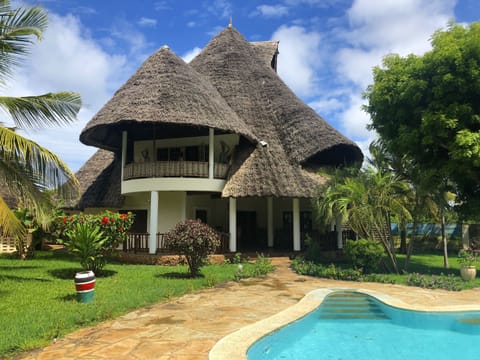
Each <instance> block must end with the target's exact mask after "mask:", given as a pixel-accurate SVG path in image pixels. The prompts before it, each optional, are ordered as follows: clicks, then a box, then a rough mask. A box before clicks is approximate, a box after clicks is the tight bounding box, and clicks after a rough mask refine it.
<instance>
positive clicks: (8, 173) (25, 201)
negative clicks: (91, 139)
mask: <svg viewBox="0 0 480 360" xmlns="http://www.w3.org/2000/svg"><path fill="white" fill-rule="evenodd" d="M46 27H47V14H46V12H45V11H44V10H43V9H41V8H40V7H31V8H26V7H19V8H16V9H12V8H11V6H10V1H8V0H0V84H1V85H3V86H5V85H6V84H7V80H10V79H11V77H12V75H13V73H14V70H15V68H16V67H17V66H18V65H20V64H21V62H22V60H24V58H25V56H26V55H27V54H28V51H29V49H30V47H31V45H32V44H33V43H34V41H35V40H40V39H41V37H42V33H43V32H44V31H45V29H46ZM80 106H81V101H80V96H79V95H78V94H77V93H72V92H60V93H48V94H43V95H39V96H24V97H12V96H7V95H2V96H0V108H1V109H2V110H3V111H4V112H5V113H6V114H8V115H9V116H10V118H11V121H12V122H13V124H12V125H11V126H10V125H6V124H7V121H8V119H5V120H3V121H0V183H1V184H2V186H3V189H2V192H1V194H0V231H1V234H0V235H2V236H7V237H15V238H16V239H19V240H21V239H24V238H25V234H26V229H25V226H24V224H23V223H22V221H20V219H19V218H17V217H16V216H15V214H14V213H13V212H12V211H11V209H10V208H9V206H8V205H7V203H6V201H5V199H4V195H5V194H7V195H9V196H12V197H13V198H14V199H15V200H16V202H17V204H18V206H19V208H22V209H23V208H25V209H28V210H29V211H30V212H31V214H32V215H33V216H34V217H35V219H36V221H37V222H38V223H39V224H40V225H42V226H44V227H46V226H47V224H48V215H49V214H50V210H51V198H50V195H51V194H49V192H47V190H54V191H55V193H56V196H57V197H59V198H60V199H69V198H71V197H72V196H75V192H76V189H77V187H78V185H77V182H76V180H75V176H74V174H73V173H72V172H71V171H70V170H69V168H68V166H67V165H66V164H65V163H64V162H63V161H62V160H61V159H60V158H59V157H58V156H56V155H55V154H53V153H52V152H50V151H49V150H47V149H45V148H44V147H42V146H40V145H39V144H37V143H35V142H33V141H31V140H29V139H26V138H25V137H23V136H21V135H20V134H19V133H18V132H17V131H16V130H17V129H20V130H24V129H38V128H42V127H46V126H51V125H65V124H70V123H72V122H73V121H75V119H76V115H77V114H78V111H79V110H80Z"/></svg>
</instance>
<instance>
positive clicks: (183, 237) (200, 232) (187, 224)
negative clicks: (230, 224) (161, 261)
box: [164, 220, 220, 277]
mask: <svg viewBox="0 0 480 360" xmlns="http://www.w3.org/2000/svg"><path fill="white" fill-rule="evenodd" d="M164 240H165V247H166V248H167V249H169V250H172V251H174V252H176V253H177V254H180V255H183V256H185V258H186V260H187V263H188V267H189V269H190V275H191V276H192V277H195V276H199V275H200V268H201V267H202V266H203V265H204V264H205V263H206V261H207V257H208V255H209V254H213V253H214V252H215V250H216V249H217V247H219V246H220V238H219V236H218V233H217V232H216V231H215V230H213V229H212V228H211V227H210V226H208V225H207V224H204V223H202V222H201V221H199V220H186V221H182V222H179V223H178V224H177V225H176V226H175V227H174V228H173V229H172V230H170V231H169V232H168V233H166V234H165V236H164Z"/></svg>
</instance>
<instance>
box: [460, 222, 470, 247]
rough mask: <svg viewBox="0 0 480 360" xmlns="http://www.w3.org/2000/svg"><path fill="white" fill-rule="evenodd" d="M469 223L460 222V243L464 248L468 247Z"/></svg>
mask: <svg viewBox="0 0 480 360" xmlns="http://www.w3.org/2000/svg"><path fill="white" fill-rule="evenodd" d="M469 227H470V225H468V224H462V245H463V248H464V249H468V248H470V233H469V231H468V229H469Z"/></svg>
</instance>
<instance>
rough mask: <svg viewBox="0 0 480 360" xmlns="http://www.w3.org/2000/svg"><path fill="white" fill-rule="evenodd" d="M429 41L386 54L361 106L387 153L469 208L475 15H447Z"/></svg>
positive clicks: (476, 130) (478, 186) (473, 202)
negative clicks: (459, 18) (422, 47)
mask: <svg viewBox="0 0 480 360" xmlns="http://www.w3.org/2000/svg"><path fill="white" fill-rule="evenodd" d="M431 44H432V50H431V51H429V52H427V53H425V54H424V55H423V56H416V55H408V56H407V57H400V56H399V55H395V54H392V55H388V56H386V57H385V58H384V60H383V67H375V68H374V70H373V79H374V83H373V84H372V85H370V86H369V87H368V88H367V90H366V91H365V94H364V97H365V98H366V99H367V100H368V104H367V105H366V106H365V107H364V109H365V110H366V111H367V112H368V113H369V114H370V116H371V120H372V122H371V124H370V125H369V127H370V128H371V129H374V130H376V131H377V133H378V134H379V135H380V137H381V139H382V141H383V142H384V143H385V145H386V147H387V149H388V151H389V152H390V153H391V154H393V155H395V156H397V157H401V156H405V157H406V158H407V159H408V161H409V162H410V164H411V165H412V166H413V167H414V168H415V169H416V171H417V172H418V173H423V175H422V176H423V177H424V179H423V183H426V184H428V188H436V189H438V192H440V193H445V192H453V193H455V194H457V196H458V197H457V201H459V203H461V204H462V206H461V210H462V211H463V213H464V214H467V213H470V214H471V213H472V211H473V209H475V208H477V209H480V176H479V174H480V102H479V101H478V99H479V98H480V23H473V24H471V25H469V26H462V25H458V24H453V23H452V24H450V25H449V27H448V28H447V29H446V30H439V31H437V32H435V33H434V34H433V36H432V40H431Z"/></svg>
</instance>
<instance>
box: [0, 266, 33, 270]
mask: <svg viewBox="0 0 480 360" xmlns="http://www.w3.org/2000/svg"><path fill="white" fill-rule="evenodd" d="M39 267H40V266H35V265H1V266H0V270H15V271H16V270H25V269H38V268H39Z"/></svg>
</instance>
